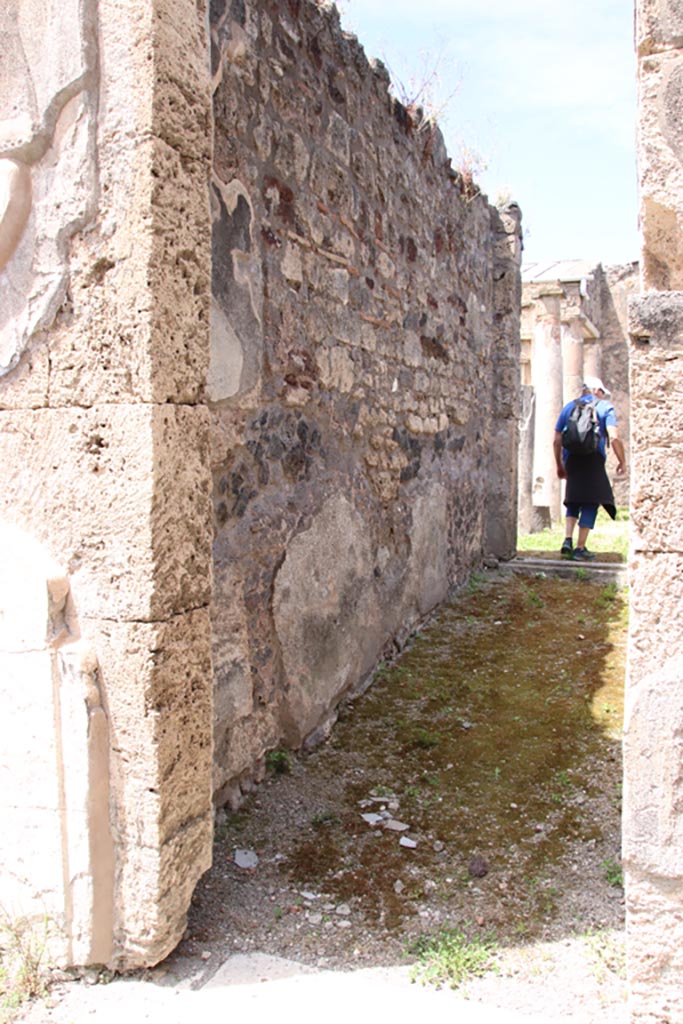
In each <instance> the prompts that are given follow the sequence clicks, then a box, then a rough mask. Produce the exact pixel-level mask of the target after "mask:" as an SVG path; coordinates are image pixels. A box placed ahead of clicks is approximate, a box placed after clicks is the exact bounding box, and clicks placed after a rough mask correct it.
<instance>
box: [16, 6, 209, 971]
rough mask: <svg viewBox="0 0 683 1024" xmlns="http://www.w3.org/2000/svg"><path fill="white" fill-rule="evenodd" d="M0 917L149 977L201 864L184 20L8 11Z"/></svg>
mask: <svg viewBox="0 0 683 1024" xmlns="http://www.w3.org/2000/svg"><path fill="white" fill-rule="evenodd" d="M0 41H1V43H2V47H3V52H2V60H1V61H0V446H1V452H2V465H3V486H2V490H1V491H0V570H1V576H0V601H1V607H0V627H1V634H0V723H1V725H0V727H1V728H2V750H3V758H2V761H1V762H0V794H1V796H0V800H1V802H2V820H3V830H2V840H1V841H0V861H1V870H0V877H1V878H2V891H1V892H0V902H1V903H2V905H3V908H4V909H5V910H6V911H7V912H8V913H10V915H11V916H12V917H13V918H15V919H17V920H20V919H23V918H26V917H27V918H29V919H30V918H31V917H32V916H34V917H35V918H36V919H37V920H38V921H39V922H41V925H42V922H43V921H44V920H45V919H46V918H47V920H48V922H49V925H50V931H51V936H52V944H51V946H50V952H51V954H52V955H53V956H56V957H57V958H58V959H60V960H61V961H62V962H68V963H89V962H100V963H108V964H110V965H116V966H134V965H137V964H141V963H151V962H154V961H155V960H158V959H160V958H161V957H162V956H163V955H165V954H166V953H167V952H168V951H169V950H170V949H171V948H172V947H173V946H174V945H175V943H176V942H177V941H178V939H179V937H180V935H181V934H182V931H183V928H184V919H185V913H186V910H187V905H188V902H189V899H190V896H191V893H192V889H193V887H194V884H195V882H196V880H197V878H198V877H199V875H200V874H201V872H202V871H203V870H204V869H205V868H206V867H207V866H208V864H209V862H210V855H211V839H212V812H211V788H210V775H211V749H212V734H211V721H212V672H211V652H210V625H209V612H208V606H209V599H210V590H211V557H210V550H211V548H210V542H211V533H210V530H211V525H210V475H209V430H208V426H209V424H208V414H207V411H206V408H205V407H204V406H203V404H202V402H201V398H202V395H203V387H204V381H205V376H206V367H207V365H208V359H209V280H210V244H209V240H210V221H209V203H208V166H209V162H210V155H211V142H212V140H211V134H210V81H209V72H208V53H207V37H206V30H205V24H204V15H203V13H202V12H201V10H200V11H198V9H197V5H196V4H195V2H194V0H149V2H148V0H87V2H85V3H81V2H77V0H61V2H60V3H59V4H47V5H46V4H37V3H34V2H32V0H7V2H5V3H3V4H2V5H1V9H0Z"/></svg>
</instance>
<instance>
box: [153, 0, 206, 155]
mask: <svg viewBox="0 0 683 1024" xmlns="http://www.w3.org/2000/svg"><path fill="white" fill-rule="evenodd" d="M152 7H153V10H154V22H153V29H154V51H155V60H156V67H155V73H156V82H155V89H154V108H153V117H154V127H155V131H156V133H157V134H158V135H159V137H160V138H161V139H163V140H164V141H165V142H166V143H167V144H168V145H169V146H171V147H172V148H173V149H174V150H176V151H177V152H178V153H179V154H182V156H183V157H185V158H189V159H190V160H193V161H197V162H198V163H199V164H200V166H201V167H202V168H204V169H205V168H206V166H207V164H208V162H209V160H210V158H211V146H210V129H209V122H210V117H211V95H210V88H209V66H208V65H209V54H208V46H207V39H206V26H205V23H204V17H205V11H204V8H203V7H202V6H201V5H200V6H198V5H197V4H196V3H194V2H192V0H154V3H153V4H152Z"/></svg>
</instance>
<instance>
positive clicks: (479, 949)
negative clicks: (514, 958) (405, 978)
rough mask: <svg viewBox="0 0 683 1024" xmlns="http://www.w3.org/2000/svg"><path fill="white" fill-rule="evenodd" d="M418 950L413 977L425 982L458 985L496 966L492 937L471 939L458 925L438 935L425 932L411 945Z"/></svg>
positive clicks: (414, 951)
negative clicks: (458, 928)
mask: <svg viewBox="0 0 683 1024" xmlns="http://www.w3.org/2000/svg"><path fill="white" fill-rule="evenodd" d="M409 951H410V953H414V954H417V956H418V960H417V963H416V964H415V965H414V966H413V969H412V972H411V976H410V979H411V981H420V982H421V983H422V984H423V985H435V986H436V987H437V988H441V987H443V986H444V985H448V986H449V987H450V988H458V986H459V985H462V984H463V982H465V981H467V980H468V979H469V978H480V977H482V975H484V974H486V973H487V972H488V971H491V970H494V969H495V967H496V958H495V946H494V942H493V940H492V939H490V938H487V937H483V938H475V939H468V938H467V937H466V936H465V935H464V934H463V933H462V932H460V931H458V930H457V929H455V928H443V929H442V930H441V931H439V932H437V933H436V934H435V935H426V936H422V937H420V938H419V939H417V941H416V942H414V943H413V944H412V945H411V946H410V949H409Z"/></svg>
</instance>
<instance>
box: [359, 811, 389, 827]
mask: <svg viewBox="0 0 683 1024" xmlns="http://www.w3.org/2000/svg"><path fill="white" fill-rule="evenodd" d="M361 818H362V819H363V821H365V822H367V824H368V825H371V826H375V825H379V823H380V821H384V818H383V817H382V815H381V814H375V813H373V812H369V813H367V814H361Z"/></svg>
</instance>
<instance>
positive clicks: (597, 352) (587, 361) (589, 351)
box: [581, 338, 609, 387]
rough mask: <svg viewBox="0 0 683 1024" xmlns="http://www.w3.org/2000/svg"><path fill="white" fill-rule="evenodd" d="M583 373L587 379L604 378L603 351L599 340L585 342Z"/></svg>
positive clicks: (586, 340)
mask: <svg viewBox="0 0 683 1024" xmlns="http://www.w3.org/2000/svg"><path fill="white" fill-rule="evenodd" d="M583 373H584V376H585V377H602V350H601V348H600V342H599V341H598V339H597V338H586V339H585V341H584V346H583ZM581 383H583V381H582V382H581ZM605 384H607V381H605ZM607 387H609V384H607Z"/></svg>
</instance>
